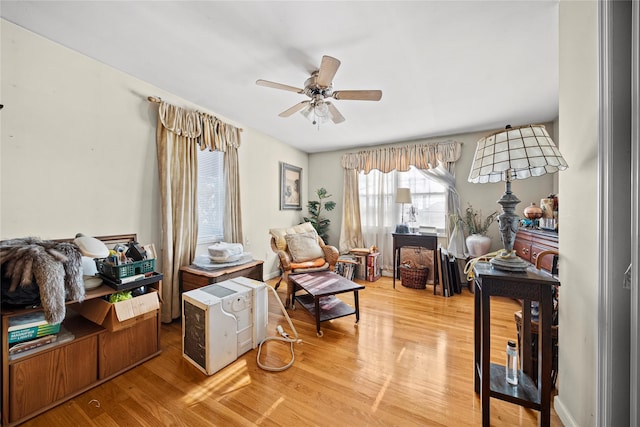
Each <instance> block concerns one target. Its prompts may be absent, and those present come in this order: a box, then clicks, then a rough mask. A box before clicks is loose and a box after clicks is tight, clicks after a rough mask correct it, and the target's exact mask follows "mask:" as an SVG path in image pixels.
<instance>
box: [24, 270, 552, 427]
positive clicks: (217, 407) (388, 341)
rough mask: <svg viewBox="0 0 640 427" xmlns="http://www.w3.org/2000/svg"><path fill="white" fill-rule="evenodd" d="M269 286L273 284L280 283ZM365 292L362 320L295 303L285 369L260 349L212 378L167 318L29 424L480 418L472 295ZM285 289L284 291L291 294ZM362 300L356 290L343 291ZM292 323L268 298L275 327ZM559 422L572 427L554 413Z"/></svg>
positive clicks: (500, 332)
mask: <svg viewBox="0 0 640 427" xmlns="http://www.w3.org/2000/svg"><path fill="white" fill-rule="evenodd" d="M270 283H273V281H271V282H270ZM359 283H362V284H364V285H366V289H365V290H363V291H361V292H360V313H361V315H360V323H359V325H357V326H356V325H355V324H354V322H355V317H354V316H349V317H343V318H340V319H335V320H332V321H328V322H324V323H322V330H323V332H324V336H323V337H322V338H319V337H317V336H316V332H315V324H314V321H313V318H312V317H311V315H309V314H308V313H307V312H306V311H304V310H303V309H297V310H294V311H291V310H290V315H291V317H292V319H293V320H294V324H295V327H296V328H297V330H298V333H299V334H300V338H301V339H302V343H299V344H296V345H295V346H294V349H295V363H294V365H293V367H291V368H290V369H288V370H286V371H284V372H279V373H276V372H266V371H263V370H261V369H260V368H259V367H258V366H257V364H256V355H257V350H252V351H250V352H248V353H246V354H245V355H243V356H242V357H240V358H239V359H237V360H236V361H235V362H233V363H232V364H230V365H229V366H227V367H226V368H224V369H222V370H221V371H219V372H217V373H216V374H215V375H213V376H206V375H204V374H202V373H201V372H200V371H199V370H197V369H196V368H195V367H194V366H193V365H191V364H190V363H189V362H188V361H186V360H185V359H184V358H183V357H182V352H181V325H180V323H179V322H174V323H172V324H169V325H163V327H162V349H163V352H162V354H161V355H160V356H159V357H156V358H155V359H153V360H151V361H149V362H147V363H145V364H143V365H140V366H138V367H137V368H135V369H133V370H131V371H129V372H127V373H125V374H123V375H121V376H119V377H117V378H115V379H113V380H112V381H109V382H108V383H105V384H103V385H101V386H100V387H97V388H95V389H92V390H90V391H88V392H86V393H84V394H83V395H80V396H78V397H77V398H75V399H73V400H71V401H69V402H66V403H64V404H62V405H60V406H58V407H56V408H54V409H52V410H50V411H48V412H46V413H44V414H42V415H40V416H39V417H37V418H34V419H32V420H31V421H29V422H27V423H26V424H24V425H25V426H47V427H50V426H54V427H55V426H65V427H66V426H209V425H221V426H252V425H264V426H350V427H354V426H365V425H366V426H467V425H480V424H481V411H480V402H479V398H478V395H476V394H475V393H474V391H473V361H472V360H473V294H471V293H470V292H469V291H468V290H467V289H463V292H462V294H458V295H455V296H453V297H449V298H444V297H441V296H434V295H433V288H432V287H431V286H428V287H427V289H426V290H417V289H409V288H404V287H403V286H401V285H400V284H399V282H398V283H397V287H396V289H395V290H394V289H393V288H392V284H391V279H390V278H384V277H383V278H382V279H380V280H378V281H377V282H359ZM284 293H285V289H284V286H283V287H281V288H280V289H279V290H278V294H279V295H280V297H281V298H283V297H284ZM340 298H341V299H343V300H344V301H345V302H348V303H352V302H353V298H352V296H351V295H350V294H342V295H341V296H340ZM516 309H517V304H516V303H515V302H514V301H511V300H505V299H493V301H492V321H491V328H492V329H491V330H492V334H493V335H492V342H491V346H492V347H491V351H492V361H494V362H497V363H500V364H504V361H503V358H504V354H505V347H506V343H507V340H508V339H516V327H515V324H514V319H513V313H514V311H515V310H516ZM278 324H281V325H283V326H285V325H286V322H285V321H284V317H283V316H282V314H281V312H280V308H279V306H278V305H277V303H276V302H275V299H274V296H273V294H270V296H269V329H268V334H269V335H272V334H274V333H275V328H276V326H277V325H278ZM265 347H266V348H264V349H263V360H264V361H265V362H267V363H270V364H278V363H280V364H282V363H284V362H286V361H287V357H289V356H288V355H289V346H288V344H284V343H279V342H270V343H268V344H267V345H266V346H265ZM537 419H538V412H537V411H533V410H529V409H524V408H521V407H519V406H516V405H513V404H509V403H506V402H502V401H499V400H496V399H491V424H492V425H495V426H534V425H537ZM551 424H552V425H554V426H559V425H562V424H561V422H560V421H559V419H558V417H557V415H556V413H555V411H553V410H552V420H551Z"/></svg>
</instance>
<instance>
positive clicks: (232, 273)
mask: <svg viewBox="0 0 640 427" xmlns="http://www.w3.org/2000/svg"><path fill="white" fill-rule="evenodd" d="M263 264H264V261H261V260H255V259H254V260H253V261H251V262H248V263H245V264H241V265H236V266H234V267H227V268H218V269H215V270H205V269H203V268H200V267H197V266H195V265H188V266H184V267H180V287H181V292H188V291H192V290H194V289H198V288H201V287H203V286H207V285H212V284H214V283H220V282H224V281H225V280H229V279H233V278H234V277H248V278H249V279H254V280H258V281H259V282H262V280H263V277H262V265H263Z"/></svg>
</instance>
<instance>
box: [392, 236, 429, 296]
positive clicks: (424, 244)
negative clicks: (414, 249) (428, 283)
mask: <svg viewBox="0 0 640 427" xmlns="http://www.w3.org/2000/svg"><path fill="white" fill-rule="evenodd" d="M391 235H392V236H393V289H395V288H396V278H398V279H399V278H400V277H399V274H400V270H399V267H400V248H402V247H404V246H418V247H421V248H425V249H430V250H433V251H434V252H433V261H434V265H433V266H431V268H433V269H434V270H433V271H434V274H435V272H436V270H435V268H434V267H435V260H436V256H437V255H436V251H437V249H438V235H437V234H435V233H431V234H414V233H391ZM435 277H436V280H437V276H435Z"/></svg>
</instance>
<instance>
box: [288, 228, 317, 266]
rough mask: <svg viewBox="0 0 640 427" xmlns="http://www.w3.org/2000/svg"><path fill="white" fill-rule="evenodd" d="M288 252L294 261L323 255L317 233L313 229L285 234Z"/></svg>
mask: <svg viewBox="0 0 640 427" xmlns="http://www.w3.org/2000/svg"><path fill="white" fill-rule="evenodd" d="M284 238H285V239H286V241H287V247H288V248H289V253H290V254H291V258H293V261H294V262H304V261H309V260H312V259H318V258H323V257H324V251H323V250H322V248H321V247H320V244H318V234H317V233H316V232H315V230H314V231H310V232H307V233H296V234H287V235H286V236H284Z"/></svg>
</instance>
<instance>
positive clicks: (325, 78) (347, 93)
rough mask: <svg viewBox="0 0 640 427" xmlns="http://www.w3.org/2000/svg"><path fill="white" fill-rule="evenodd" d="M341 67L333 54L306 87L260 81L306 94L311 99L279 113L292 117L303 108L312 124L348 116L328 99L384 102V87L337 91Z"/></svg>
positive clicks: (336, 120)
mask: <svg viewBox="0 0 640 427" xmlns="http://www.w3.org/2000/svg"><path fill="white" fill-rule="evenodd" d="M338 67H340V61H339V60H337V59H336V58H333V57H331V56H327V55H325V56H323V57H322V62H321V63H320V69H319V70H317V71H314V72H313V73H311V77H309V78H308V79H307V80H306V81H305V82H304V89H300V88H297V87H294V86H289V85H284V84H281V83H275V82H270V81H268V80H262V79H259V80H256V84H257V85H258V86H265V87H271V88H274V89H282V90H288V91H291V92H296V93H303V94H305V95H307V96H308V97H309V98H310V99H308V100H306V101H302V102H300V103H298V104H296V105H294V106H293V107H291V108H288V109H286V110H284V111H283V112H282V113H280V114H278V115H279V116H280V117H289V116H291V115H292V114H293V113H296V112H298V111H301V110H302V114H303V115H304V116H305V117H307V118H308V119H310V120H312V123H313V124H314V125H315V124H316V123H324V122H326V121H328V120H329V119H330V120H331V121H333V122H334V123H342V122H344V120H345V118H344V116H343V115H342V114H340V112H339V111H338V109H337V108H336V106H335V105H333V103H331V102H330V101H327V98H333V99H346V100H358V101H380V98H382V91H381V90H336V91H334V90H333V77H334V76H335V75H336V71H338Z"/></svg>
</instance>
